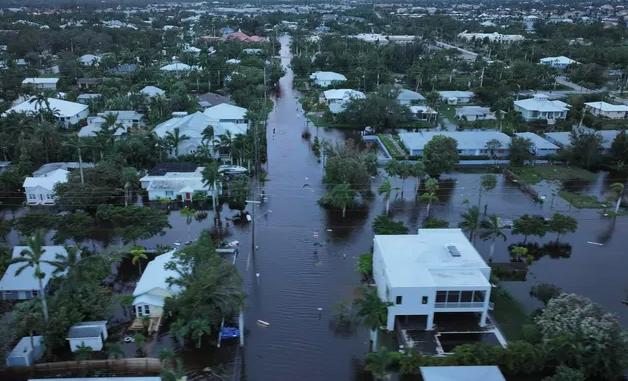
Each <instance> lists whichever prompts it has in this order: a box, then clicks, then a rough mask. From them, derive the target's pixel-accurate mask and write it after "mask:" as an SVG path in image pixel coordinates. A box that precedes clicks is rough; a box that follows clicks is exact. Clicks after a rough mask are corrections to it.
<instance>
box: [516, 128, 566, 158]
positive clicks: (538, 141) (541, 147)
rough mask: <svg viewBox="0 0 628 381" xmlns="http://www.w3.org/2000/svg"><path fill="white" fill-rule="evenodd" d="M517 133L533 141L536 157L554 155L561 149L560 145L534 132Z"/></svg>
mask: <svg viewBox="0 0 628 381" xmlns="http://www.w3.org/2000/svg"><path fill="white" fill-rule="evenodd" d="M515 135H517V136H519V137H521V138H524V139H528V140H529V141H531V142H532V144H533V149H534V155H535V156H536V157H546V156H553V155H556V154H557V153H558V150H559V149H560V147H558V146H557V145H556V144H554V143H552V142H550V141H548V140H545V139H544V138H542V137H540V136H539V135H537V134H535V133H533V132H517V133H515Z"/></svg>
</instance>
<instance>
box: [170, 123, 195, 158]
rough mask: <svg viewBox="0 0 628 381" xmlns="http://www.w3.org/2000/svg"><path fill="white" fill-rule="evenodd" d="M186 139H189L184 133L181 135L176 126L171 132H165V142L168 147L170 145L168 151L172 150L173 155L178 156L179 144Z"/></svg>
mask: <svg viewBox="0 0 628 381" xmlns="http://www.w3.org/2000/svg"><path fill="white" fill-rule="evenodd" d="M188 139H190V137H189V136H187V135H185V134H183V135H181V133H180V131H179V127H176V128H175V129H174V130H173V132H170V131H168V132H166V136H165V140H166V143H167V144H168V147H170V153H172V152H174V156H175V157H179V144H181V143H182V142H183V141H184V140H188Z"/></svg>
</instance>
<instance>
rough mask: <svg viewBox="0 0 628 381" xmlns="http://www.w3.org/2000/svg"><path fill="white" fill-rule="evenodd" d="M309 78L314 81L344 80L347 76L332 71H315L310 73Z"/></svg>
mask: <svg viewBox="0 0 628 381" xmlns="http://www.w3.org/2000/svg"><path fill="white" fill-rule="evenodd" d="M310 79H312V80H315V81H346V80H347V77H345V76H344V75H342V74H340V73H336V72H334V71H316V72H314V73H312V74H310Z"/></svg>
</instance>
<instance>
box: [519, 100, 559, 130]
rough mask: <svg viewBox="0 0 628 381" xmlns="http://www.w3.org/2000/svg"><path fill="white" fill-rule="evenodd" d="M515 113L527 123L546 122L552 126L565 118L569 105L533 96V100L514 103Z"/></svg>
mask: <svg viewBox="0 0 628 381" xmlns="http://www.w3.org/2000/svg"><path fill="white" fill-rule="evenodd" d="M514 106H515V107H514V108H515V111H517V112H519V113H521V116H522V117H523V119H524V120H525V121H527V122H530V121H535V120H546V121H547V124H554V123H556V120H558V119H565V118H567V111H569V105H568V104H567V103H565V102H562V101H559V100H551V99H549V98H548V96H547V95H545V94H535V95H534V97H533V98H529V99H521V100H518V101H514Z"/></svg>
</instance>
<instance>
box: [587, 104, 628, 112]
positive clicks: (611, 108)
mask: <svg viewBox="0 0 628 381" xmlns="http://www.w3.org/2000/svg"><path fill="white" fill-rule="evenodd" d="M585 105H586V106H589V107H591V108H595V109H598V110H600V111H608V112H628V106H626V105H614V104H611V103H606V102H586V103H585Z"/></svg>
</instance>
